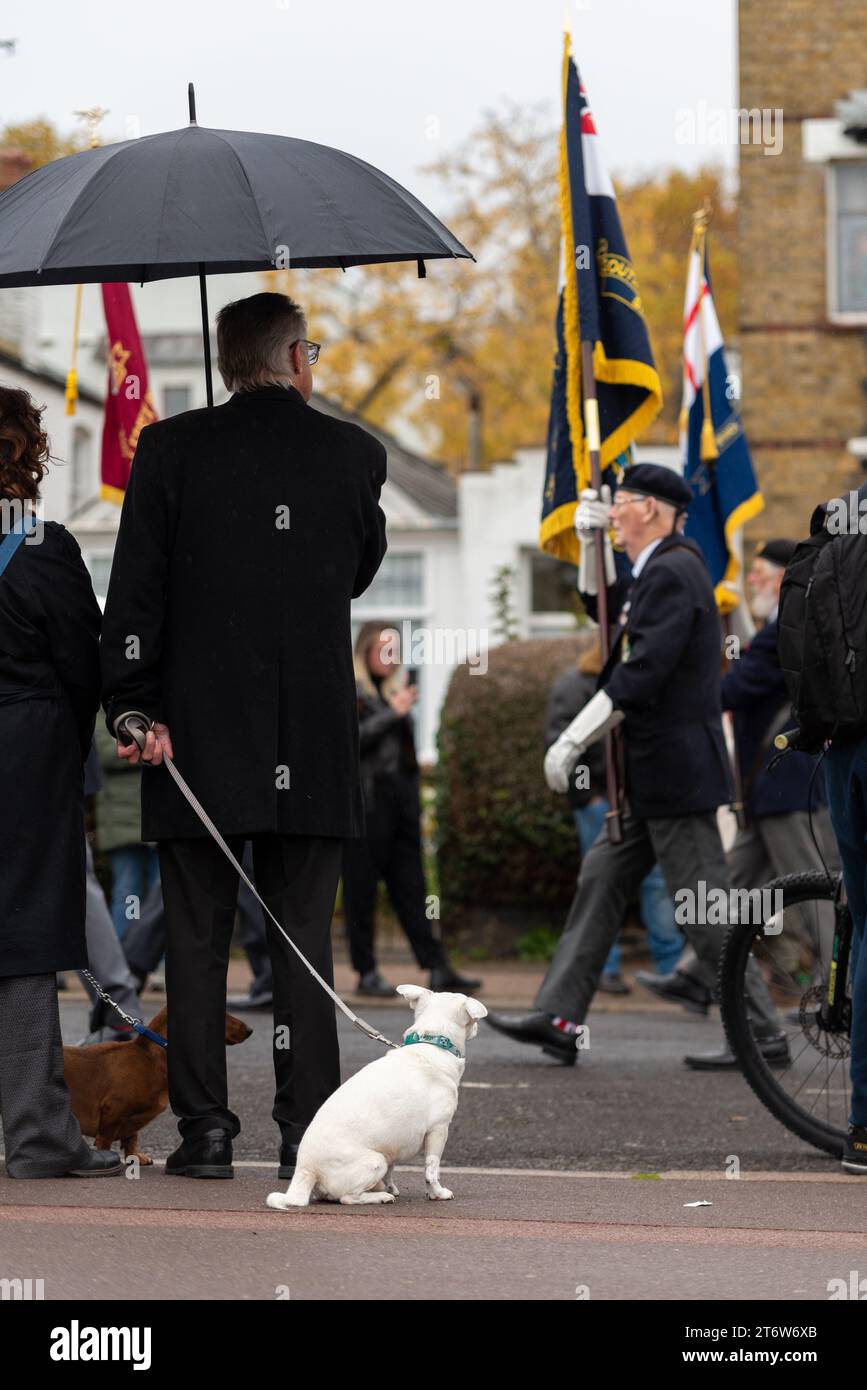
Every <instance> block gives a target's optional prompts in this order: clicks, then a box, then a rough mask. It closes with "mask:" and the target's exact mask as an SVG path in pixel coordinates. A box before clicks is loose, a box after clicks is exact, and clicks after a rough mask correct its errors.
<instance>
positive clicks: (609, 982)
mask: <svg viewBox="0 0 867 1390" xmlns="http://www.w3.org/2000/svg"><path fill="white" fill-rule="evenodd" d="M599 989H600V991H601V992H602V993H603V994H631V993H632V990H631V989H630V987H629V985H628V984H627V983H626V981H625V980H624V978H623V976H622V975H621V974H620V971H619V970H616V971H614V970H612V971H611V972H610V973H609V974H604V975H600V977H599Z"/></svg>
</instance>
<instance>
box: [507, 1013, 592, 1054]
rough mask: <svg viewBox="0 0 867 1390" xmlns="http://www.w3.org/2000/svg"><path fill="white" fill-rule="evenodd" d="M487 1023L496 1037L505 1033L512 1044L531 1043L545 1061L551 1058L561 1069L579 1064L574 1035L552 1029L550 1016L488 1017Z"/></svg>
mask: <svg viewBox="0 0 867 1390" xmlns="http://www.w3.org/2000/svg"><path fill="white" fill-rule="evenodd" d="M487 1021H488V1023H490V1025H491V1027H492V1028H495V1029H496V1030H497V1032H498V1033H505V1035H506V1037H507V1038H512V1039H513V1041H514V1042H522V1043H532V1044H534V1045H535V1046H536V1047H541V1049H542V1051H543V1052H544V1053H545V1055H546V1056H547V1057H553V1058H555V1059H556V1061H558V1062H559V1063H560V1064H561V1066H564V1067H574V1065H575V1063H576V1062H577V1060H578V1049H577V1048H576V1046H575V1034H574V1033H564V1032H562V1031H561V1030H560V1029H559V1028H555V1027H554V1025H553V1023H552V1022H551V1018H550V1015H549V1014H543V1013H532V1014H519V1015H517V1016H516V1017H514V1018H509V1017H504V1016H503V1015H502V1014H495V1013H489V1014H488V1019H487Z"/></svg>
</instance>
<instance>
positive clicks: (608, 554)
mask: <svg viewBox="0 0 867 1390" xmlns="http://www.w3.org/2000/svg"><path fill="white" fill-rule="evenodd" d="M610 510H611V488H610V487H609V486H608V484H607V483H605V484H604V485H603V487H602V490H601V496H599V495H597V493H596V490H595V488H592V487H585V488H584V490H583V492H582V493H581V497H580V499H579V502H578V506H577V507H576V509H575V533H576V535H577V537H578V540H579V541H580V542H581V558H580V560H579V562H578V589H579V592H580V593H582V594H595V593H596V545H597V539H598V537H599V536H600V535H601V536H602V538H603V540H602V544H603V548H604V555H605V583H606V585H611V584H613V583H614V581H615V579H616V577H617V570H616V567H615V564H614V551H613V550H612V548H611V537H610V536H609V534H608V528H609V525H610V521H609V517H608V513H609V511H610Z"/></svg>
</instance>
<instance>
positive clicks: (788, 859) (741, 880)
mask: <svg viewBox="0 0 867 1390" xmlns="http://www.w3.org/2000/svg"><path fill="white" fill-rule="evenodd" d="M813 827H814V829H815V831H816V839H817V840H818V841H819V846H820V848H821V850H822V855H823V856H824V859H825V864H826V865H827V866H828V868H829V869H830V871H831V873H832V874H836V873H839V871H840V852H839V850H838V849H837V841H836V839H835V838H834V831H833V829H832V827H831V817H830V815H829V813H828V808H827V806H820V807H818V809H817V810H816V811H814V812H813ZM727 857H728V867H729V875H730V877H731V881H732V884H733V885H734V887H735V888H748V889H750V888H762V887H764V885H765V884H766V883H769V882H770V880H771V879H772V878H781V877H782V876H783V875H784V874H803V873H807V872H809V871H810V870H818V871H819V872H824V866H823V864H822V859H821V858H820V856H819V854H818V852H817V850H816V846H815V844H814V843H813V837H812V835H811V834H810V818H809V815H808V814H807V812H806V811H792V812H791V813H790V814H789V815H786V816H760V817H759V818H758V819H757V820H754V821H752V822H751V823H750V824H749V825H748V826H747V827H746V829H744V830H739V831H738V833H737V835H736V836H735V841H734V844H733V845H732V847H731V849H730V850H729V852H728V856H727ZM799 938H801V939H803V940H804V941H805V942H806V943H807V944H808V945H809V946H810V947H811V948H812V949H813V950H814V951H816V952H818V953H819V954H820V955H821V958H822V960H824V961H825V962H828V961H830V959H831V950H832V947H833V942H834V909H833V906H832V904H831V903H826V904H822V905H821V906H816V905H815V904H812V905H810V906H805V907H791V908H787V910H786V913H785V916H784V919H783V930H782V932H781V933H780V935H779V936H769V937H767V938H766V939H765V944H766V946H767V948H768V950H769V951H770V952H771V953H772V954H773V955H774V957H775V958H776V960H777V961H778V962H779V965H780V967H781V968H782V969H783V970H785V971H794V970H796V969H797V967H798V963H799V957H800V942H799ZM677 968H678V970H680V971H682V972H683V973H684V974H686V975H691V976H693V978H696V979H703V978H704V972H703V971H702V968H701V965H700V963H699V961H698V959H697V957H696V954H695V952H694V951H693V949H692V947H690V946H687V947H686V949H685V951H684V953H683V955H682V956H681V958H680V960H679V961H678V963H677Z"/></svg>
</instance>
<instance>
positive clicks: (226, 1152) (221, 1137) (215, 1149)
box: [166, 1129, 235, 1178]
mask: <svg viewBox="0 0 867 1390" xmlns="http://www.w3.org/2000/svg"><path fill="white" fill-rule="evenodd" d="M166 1172H167V1173H168V1174H169V1176H170V1177H175V1178H232V1177H234V1176H235V1174H234V1171H233V1169H232V1137H231V1135H230V1134H229V1131H228V1130H227V1129H209V1130H208V1131H207V1133H205V1134H201V1135H199V1137H198V1139H185V1140H184V1142H183V1143H182V1144H181V1145H180V1147H179V1148H177V1149H175V1151H174V1153H173V1154H169V1157H168V1158H167V1159H166Z"/></svg>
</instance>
